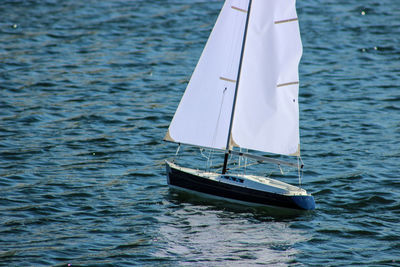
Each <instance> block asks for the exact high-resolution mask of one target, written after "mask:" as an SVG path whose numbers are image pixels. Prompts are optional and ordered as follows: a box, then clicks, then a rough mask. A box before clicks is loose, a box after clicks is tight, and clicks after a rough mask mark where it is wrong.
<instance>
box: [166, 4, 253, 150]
mask: <svg viewBox="0 0 400 267" xmlns="http://www.w3.org/2000/svg"><path fill="white" fill-rule="evenodd" d="M247 5H248V0H227V1H226V2H225V4H224V6H223V8H222V10H221V13H220V14H219V16H218V19H217V22H216V24H215V26H214V28H213V30H212V33H211V35H210V37H209V39H208V41H207V44H206V47H205V48H204V50H203V53H202V55H201V57H200V59H199V62H198V64H197V66H196V69H195V71H194V72H193V75H192V77H191V79H190V82H189V84H188V86H187V88H186V91H185V94H184V95H183V97H182V100H181V102H180V104H179V106H178V109H177V111H176V113H175V115H174V118H173V120H172V122H171V124H170V126H169V129H168V133H167V135H166V137H165V140H168V141H173V142H178V143H184V144H191V145H198V146H203V147H210V148H217V149H225V148H226V144H227V139H228V129H229V123H230V118H231V111H232V103H233V96H234V91H235V86H236V78H237V72H238V66H239V61H240V53H241V48H242V42H243V32H244V27H245V22H246V16H247V13H246V10H247Z"/></svg>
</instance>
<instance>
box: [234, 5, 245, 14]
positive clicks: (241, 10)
mask: <svg viewBox="0 0 400 267" xmlns="http://www.w3.org/2000/svg"><path fill="white" fill-rule="evenodd" d="M231 8H232V9H235V10H237V11H240V12H244V13H247V10H245V9H242V8H239V7H236V6H231Z"/></svg>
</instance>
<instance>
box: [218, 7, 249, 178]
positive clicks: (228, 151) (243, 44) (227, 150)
mask: <svg viewBox="0 0 400 267" xmlns="http://www.w3.org/2000/svg"><path fill="white" fill-rule="evenodd" d="M251 3H252V0H249V5H248V8H247V17H246V25H245V28H244V34H243V42H242V51H241V52H240V61H239V70H238V74H237V78H236V87H235V95H234V98H233V105H232V113H231V120H230V123H229V132H228V140H227V141H226V149H225V156H224V166H223V167H222V174H225V173H226V167H227V165H228V157H229V153H230V143H231V138H232V125H233V118H234V115H235V106H236V98H237V92H238V88H239V80H240V73H241V69H242V62H243V54H244V48H245V45H246V36H247V28H248V26H249V18H250V9H251Z"/></svg>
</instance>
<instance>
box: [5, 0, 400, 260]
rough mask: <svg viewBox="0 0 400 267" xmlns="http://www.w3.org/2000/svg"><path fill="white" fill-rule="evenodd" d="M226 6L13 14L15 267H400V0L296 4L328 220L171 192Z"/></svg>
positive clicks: (64, 1) (8, 95) (311, 145)
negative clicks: (203, 64)
mask: <svg viewBox="0 0 400 267" xmlns="http://www.w3.org/2000/svg"><path fill="white" fill-rule="evenodd" d="M222 4H223V1H200V0H160V1H144V0H136V1H122V0H109V1H97V0H86V1H77V0H60V1H55V0H43V1H36V0H29V1H28V0H27V1H23V0H15V1H11V0H3V1H1V3H0V265H2V266H49V265H57V266H58V265H63V266H134V265H137V266H153V265H158V266H186V265H189V266H252V265H269V266H349V265H355V266H360V265H364V266H399V265H400V223H399V217H400V200H399V199H400V180H399V177H400V174H399V166H400V164H399V160H400V144H399V141H400V86H399V85H400V78H399V77H400V46H399V44H400V5H399V3H398V1H395V0H380V1H376V0H364V1H352V0H351V1H344V0H335V1H333V0H324V1H322V0H316V1H310V0H304V1H300V0H299V1H297V8H298V16H299V23H300V28H301V33H302V41H303V47H304V53H303V58H302V61H301V64H300V98H299V101H300V125H301V129H300V130H301V152H302V160H303V162H304V164H305V168H304V173H303V181H302V187H303V188H305V189H306V190H307V191H309V192H311V193H312V194H313V195H314V197H315V200H316V203H317V209H316V210H315V211H314V212H307V213H300V214H281V213H279V212H275V211H273V210H259V209H253V208H248V207H239V206H236V205H231V204H227V203H220V202H213V201H208V200H206V199H202V198H197V197H196V196H186V195H181V194H177V193H176V192H174V191H171V190H170V189H169V188H168V186H167V184H166V178H165V171H164V160H165V159H171V158H173V157H174V154H175V150H176V146H175V145H174V144H167V143H164V142H162V138H163V137H164V134H165V132H166V130H167V128H168V125H169V121H170V120H171V118H172V116H173V113H174V111H175V109H176V107H177V105H178V103H179V100H180V98H181V96H182V94H183V91H184V89H185V86H186V84H187V82H188V80H189V78H190V75H191V72H192V71H193V69H194V67H195V65H196V62H197V59H198V57H199V55H200V54H201V51H202V48H203V46H204V44H205V42H206V40H207V38H208V35H209V33H210V30H211V29H212V26H213V24H214V22H215V20H216V17H217V15H218V12H219V10H220V8H221V6H222ZM185 155H186V158H185ZM198 155H199V154H198V151H197V149H192V148H189V149H186V151H184V152H183V153H182V155H181V156H182V157H183V161H187V162H189V163H191V164H193V165H196V164H198V163H196V162H192V160H193V159H195V158H196V157H198ZM201 164H203V163H201ZM201 167H202V166H201ZM269 168H271V169H269ZM257 170H262V171H263V172H265V173H268V174H269V175H270V174H271V173H274V174H272V175H275V176H279V177H280V176H281V175H280V170H279V169H277V168H276V167H275V166H273V165H272V166H269V165H266V166H263V167H258V169H257ZM289 177H290V176H289ZM283 179H289V180H287V181H288V182H292V183H294V184H296V183H297V179H296V177H295V176H294V178H293V179H292V178H283Z"/></svg>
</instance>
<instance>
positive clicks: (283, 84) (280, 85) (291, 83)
mask: <svg viewBox="0 0 400 267" xmlns="http://www.w3.org/2000/svg"><path fill="white" fill-rule="evenodd" d="M294 84H299V82H290V83H281V84H278V85H277V86H276V87H283V86H288V85H294Z"/></svg>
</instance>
